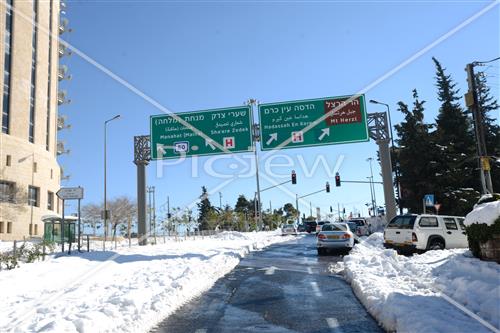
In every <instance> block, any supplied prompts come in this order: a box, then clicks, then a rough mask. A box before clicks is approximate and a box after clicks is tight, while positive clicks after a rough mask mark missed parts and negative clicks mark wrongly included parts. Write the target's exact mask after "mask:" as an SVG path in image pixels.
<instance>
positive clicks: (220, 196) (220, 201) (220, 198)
mask: <svg viewBox="0 0 500 333" xmlns="http://www.w3.org/2000/svg"><path fill="white" fill-rule="evenodd" d="M219 209H220V210H221V211H222V192H219Z"/></svg>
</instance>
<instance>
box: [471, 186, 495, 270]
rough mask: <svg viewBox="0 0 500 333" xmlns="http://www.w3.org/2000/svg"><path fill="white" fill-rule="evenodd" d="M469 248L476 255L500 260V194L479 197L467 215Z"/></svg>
mask: <svg viewBox="0 0 500 333" xmlns="http://www.w3.org/2000/svg"><path fill="white" fill-rule="evenodd" d="M464 224H465V226H466V230H467V239H468V241H469V248H470V250H471V251H472V253H473V254H474V256H476V257H478V258H482V259H494V260H496V261H497V262H500V248H499V247H500V195H499V194H493V195H486V196H483V197H482V198H481V199H479V202H478V203H477V204H476V205H475V206H474V209H473V210H472V212H470V213H469V214H467V216H466V217H465V221H464Z"/></svg>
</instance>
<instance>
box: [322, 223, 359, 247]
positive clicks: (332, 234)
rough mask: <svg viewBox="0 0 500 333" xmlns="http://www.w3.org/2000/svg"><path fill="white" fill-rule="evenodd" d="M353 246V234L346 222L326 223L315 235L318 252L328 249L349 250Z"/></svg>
mask: <svg viewBox="0 0 500 333" xmlns="http://www.w3.org/2000/svg"><path fill="white" fill-rule="evenodd" d="M353 246H354V234H353V233H352V231H351V230H350V229H349V226H348V225H347V223H328V224H324V225H323V226H322V227H321V231H320V232H319V234H318V237H317V249H318V254H319V255H322V254H325V253H326V252H327V251H328V250H344V251H347V252H348V251H350V250H351V249H352V247H353Z"/></svg>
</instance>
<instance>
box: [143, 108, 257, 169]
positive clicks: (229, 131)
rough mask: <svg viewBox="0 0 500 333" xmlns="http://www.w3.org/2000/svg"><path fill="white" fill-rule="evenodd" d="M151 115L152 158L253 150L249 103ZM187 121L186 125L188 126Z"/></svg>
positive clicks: (159, 158)
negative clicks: (238, 105)
mask: <svg viewBox="0 0 500 333" xmlns="http://www.w3.org/2000/svg"><path fill="white" fill-rule="evenodd" d="M175 116H177V117H179V118H180V119H182V120H183V121H184V122H185V123H184V124H183V123H182V122H180V121H179V120H178V119H176V118H175V117H174V116H173V115H171V114H161V115H155V116H151V159H153V160H161V159H172V158H179V157H182V156H186V157H190V156H204V155H215V154H223V153H240V152H247V151H252V149H253V148H252V142H253V141H252V123H253V121H252V113H251V109H250V107H249V106H240V107H234V108H225V109H214V110H204V111H196V112H183V113H176V114H175ZM186 123H187V125H186Z"/></svg>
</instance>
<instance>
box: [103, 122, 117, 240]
mask: <svg viewBox="0 0 500 333" xmlns="http://www.w3.org/2000/svg"><path fill="white" fill-rule="evenodd" d="M118 118H120V115H119V114H118V115H116V116H114V117H113V118H111V119H108V120H106V121H105V122H104V243H103V250H106V238H107V236H108V210H107V209H108V203H107V187H106V186H107V185H106V181H107V178H106V172H107V165H106V164H107V160H106V145H107V127H108V123H109V122H111V121H113V120H115V119H118Z"/></svg>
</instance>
